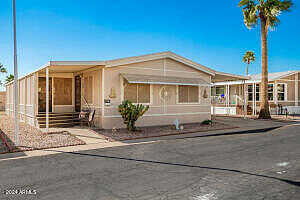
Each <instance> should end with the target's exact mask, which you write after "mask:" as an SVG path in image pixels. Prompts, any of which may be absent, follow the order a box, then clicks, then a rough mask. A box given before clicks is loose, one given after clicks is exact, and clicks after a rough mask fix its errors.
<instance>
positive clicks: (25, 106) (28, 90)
mask: <svg viewBox="0 0 300 200" xmlns="http://www.w3.org/2000/svg"><path fill="white" fill-rule="evenodd" d="M34 77H35V74H32V75H30V76H26V77H24V78H22V79H21V80H19V81H18V83H19V119H20V121H22V122H25V123H28V124H30V125H32V126H34V125H35V121H36V118H35V103H36V102H35V98H34V97H35V89H34V88H35V78H34ZM6 90H7V103H6V113H7V115H8V116H10V117H14V105H13V102H14V85H13V83H11V84H9V85H7V86H6Z"/></svg>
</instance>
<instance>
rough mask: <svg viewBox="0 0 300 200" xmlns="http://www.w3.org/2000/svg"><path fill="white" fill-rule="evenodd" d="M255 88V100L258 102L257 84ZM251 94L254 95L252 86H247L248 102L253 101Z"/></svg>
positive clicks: (258, 91) (258, 87)
mask: <svg viewBox="0 0 300 200" xmlns="http://www.w3.org/2000/svg"><path fill="white" fill-rule="evenodd" d="M255 87H256V91H255V92H256V93H255V97H256V98H255V100H256V101H259V95H260V86H259V84H255ZM253 94H254V91H253V85H248V101H253Z"/></svg>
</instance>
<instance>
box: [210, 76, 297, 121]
mask: <svg viewBox="0 0 300 200" xmlns="http://www.w3.org/2000/svg"><path fill="white" fill-rule="evenodd" d="M299 81H300V71H285V72H277V73H269V86H268V87H269V88H268V98H269V104H270V110H271V114H278V113H279V112H281V111H282V110H283V111H284V110H285V109H287V111H288V112H289V113H291V114H300V106H299V104H300V87H299ZM260 82H261V74H257V75H251V76H249V79H248V80H246V81H245V82H244V81H242V80H240V81H220V82H216V83H215V84H214V86H215V87H213V89H212V96H214V99H215V104H216V107H215V113H216V114H243V113H244V112H243V108H242V107H243V105H244V95H245V97H246V103H247V105H248V106H247V107H248V108H247V112H248V114H252V115H257V114H258V113H259V110H260V90H261V88H260V85H261V84H260ZM244 84H245V92H244V89H243V87H244ZM282 108H283V109H282Z"/></svg>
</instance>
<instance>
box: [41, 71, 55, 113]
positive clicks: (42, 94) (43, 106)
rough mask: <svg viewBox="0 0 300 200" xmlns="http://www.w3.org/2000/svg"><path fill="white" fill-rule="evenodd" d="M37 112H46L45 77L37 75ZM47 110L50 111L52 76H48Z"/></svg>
mask: <svg viewBox="0 0 300 200" xmlns="http://www.w3.org/2000/svg"><path fill="white" fill-rule="evenodd" d="M38 90H39V92H38V96H39V105H38V108H39V112H46V78H45V77H39V88H38ZM49 112H52V78H49Z"/></svg>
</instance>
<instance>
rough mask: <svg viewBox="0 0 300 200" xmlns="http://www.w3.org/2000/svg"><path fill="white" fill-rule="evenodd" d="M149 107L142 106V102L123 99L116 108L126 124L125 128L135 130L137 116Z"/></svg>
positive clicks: (141, 114)
mask: <svg viewBox="0 0 300 200" xmlns="http://www.w3.org/2000/svg"><path fill="white" fill-rule="evenodd" d="M148 109H149V106H148V105H147V106H144V105H143V104H136V105H135V104H133V103H131V102H130V101H128V100H126V101H123V102H122V103H121V104H120V105H119V108H118V111H119V113H120V114H121V116H122V118H123V122H124V124H126V126H127V130H129V131H135V130H136V126H135V122H136V121H137V120H138V118H139V117H141V116H143V114H144V113H145V112H146V111H147V110H148Z"/></svg>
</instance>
